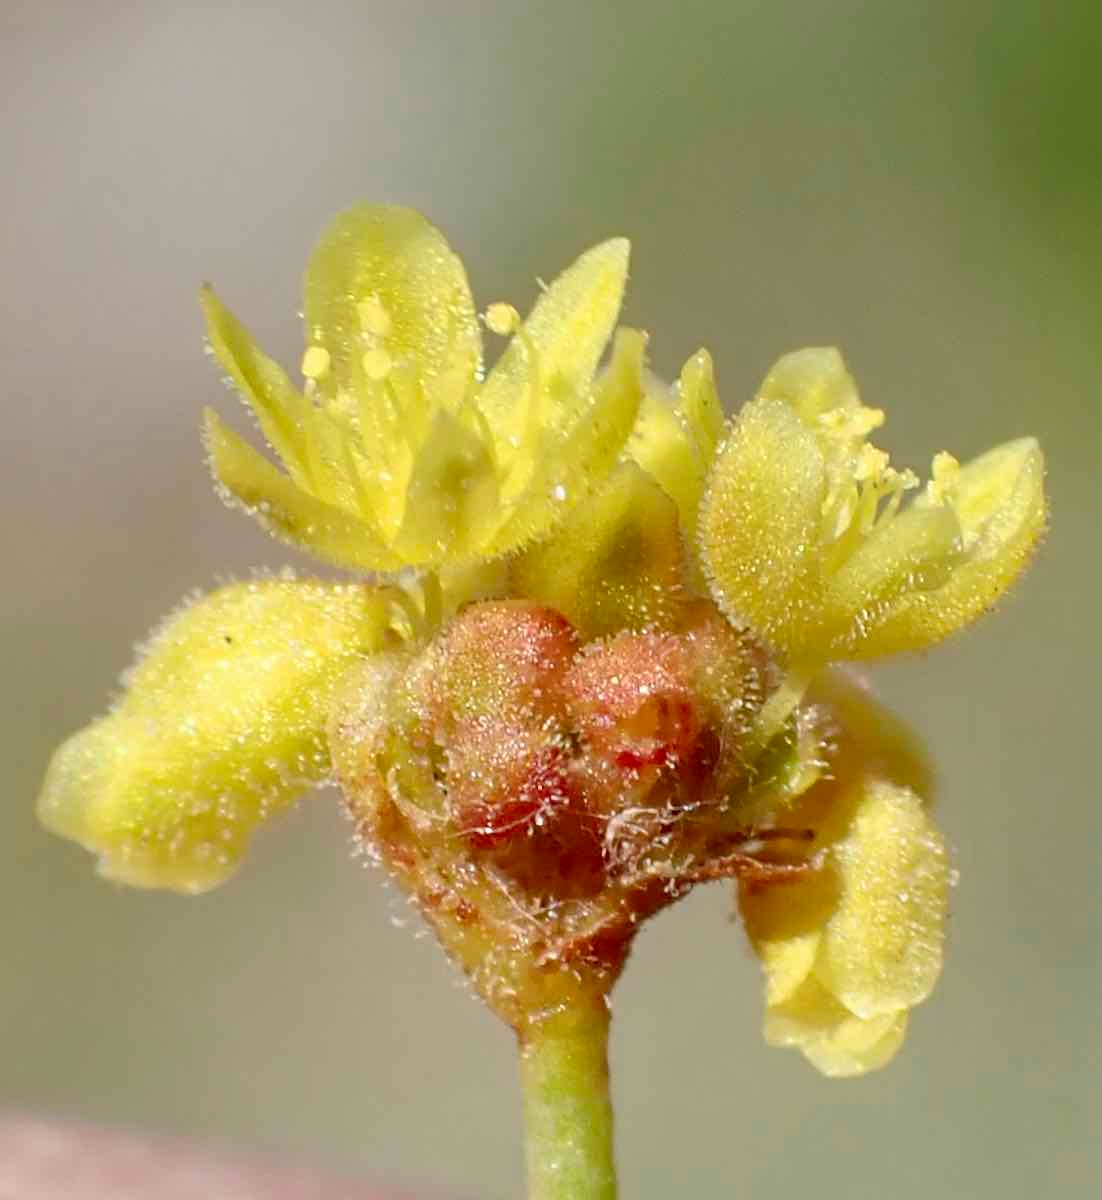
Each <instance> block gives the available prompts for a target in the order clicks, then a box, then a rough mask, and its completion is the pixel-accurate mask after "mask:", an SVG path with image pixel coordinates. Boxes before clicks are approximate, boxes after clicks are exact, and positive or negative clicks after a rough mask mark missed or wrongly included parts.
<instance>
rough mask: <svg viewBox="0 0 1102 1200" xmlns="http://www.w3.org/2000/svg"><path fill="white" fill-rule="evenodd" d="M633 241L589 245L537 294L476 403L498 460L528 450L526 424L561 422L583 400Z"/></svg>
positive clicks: (576, 410)
mask: <svg viewBox="0 0 1102 1200" xmlns="http://www.w3.org/2000/svg"><path fill="white" fill-rule="evenodd" d="M629 252H630V244H629V243H628V241H627V240H626V239H624V238H613V239H612V240H611V241H607V242H602V243H601V244H600V245H597V246H594V247H593V248H592V249H591V250H587V251H586V252H585V253H584V254H583V255H582V256H581V257H580V258H579V259H578V260H577V261H576V262H575V263H573V265H572V266H570V267H568V268H567V269H566V270H565V271H564V272H563V273H562V274H561V275H560V276H559V277H558V278H557V279H556V280H555V281H554V282H553V283H552V284H551V286H550V287H548V288H547V289H546V290H545V291H544V292H543V294H542V295H541V296H540V297H539V299H538V300H537V301H536V303H535V305H534V307H533V308H532V311H531V313H530V314H529V316H528V319H527V320H526V321H525V322H524V332H523V335H522V336H517V337H514V338H513V340H512V341H511V342H510V343H509V346H508V347H507V348H506V350H505V352H504V353H503V354H502V356H501V358H500V359H499V360H498V361H497V363H496V364H495V366H494V369H493V370H492V371H491V372H490V375H489V377H488V378H487V380H486V382H485V384H484V385H483V387H482V390H481V392H480V393H479V401H478V403H479V407H480V408H481V410H482V412H483V413H484V414H485V416H486V419H487V421H488V422H489V424H490V428H491V429H492V430H493V432H494V437H495V439H496V442H495V447H496V451H497V455H498V458H499V459H500V461H501V462H502V463H509V462H510V460H511V458H513V457H514V456H517V455H519V456H520V457H521V459H522V461H521V464H520V465H521V467H522V468H524V467H527V466H530V465H532V464H530V463H527V462H525V461H523V459H524V454H525V453H526V451H530V449H531V446H530V436H529V434H530V431H531V430H533V429H536V428H540V427H545V426H557V427H560V428H561V427H563V426H565V425H568V424H570V423H571V422H573V421H574V420H576V419H577V418H578V416H579V414H580V411H581V410H582V408H583V407H584V406H585V405H586V404H587V403H588V400H589V391H590V387H591V381H592V378H593V373H594V372H595V371H596V369H597V364H598V362H600V359H601V355H602V354H603V353H604V350H605V346H606V345H607V343H608V339H609V337H610V336H611V335H612V330H613V328H614V326H615V324H616V318H617V316H618V314H619V312H620V303H621V301H622V299H623V294H624V284H625V283H626V281H627V269H628V256H629Z"/></svg>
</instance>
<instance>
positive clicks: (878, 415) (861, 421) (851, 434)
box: [819, 404, 884, 441]
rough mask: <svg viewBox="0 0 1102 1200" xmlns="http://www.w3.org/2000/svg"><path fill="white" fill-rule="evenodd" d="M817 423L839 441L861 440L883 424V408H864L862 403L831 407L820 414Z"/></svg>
mask: <svg viewBox="0 0 1102 1200" xmlns="http://www.w3.org/2000/svg"><path fill="white" fill-rule="evenodd" d="M819 424H820V425H821V426H822V428H823V430H824V431H825V432H826V433H827V434H828V435H830V436H831V437H835V438H837V439H838V440H839V441H861V440H862V439H863V438H866V437H868V436H869V434H870V433H872V431H873V430H874V429H879V428H880V426H881V425H883V424H884V410H883V409H882V408H866V407H865V406H864V405H863V404H859V405H857V406H856V407H855V408H832V409H831V410H830V411H829V412H825V413H822V414H821V415H820V417H819Z"/></svg>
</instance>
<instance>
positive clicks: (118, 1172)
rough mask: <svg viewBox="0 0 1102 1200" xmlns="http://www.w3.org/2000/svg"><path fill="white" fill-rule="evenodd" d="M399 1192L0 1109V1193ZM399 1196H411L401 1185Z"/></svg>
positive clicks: (391, 1199) (120, 1199)
mask: <svg viewBox="0 0 1102 1200" xmlns="http://www.w3.org/2000/svg"><path fill="white" fill-rule="evenodd" d="M200 1197H202V1198H204V1200H205V1198H206V1197H217V1198H218V1200H403V1195H402V1193H399V1192H394V1191H387V1192H382V1191H380V1190H379V1189H378V1188H377V1187H375V1186H373V1185H371V1184H368V1183H362V1182H360V1183H357V1182H355V1181H353V1180H350V1179H342V1178H341V1177H339V1176H336V1175H331V1174H326V1173H324V1172H319V1171H313V1170H308V1169H306V1168H302V1167H286V1166H278V1165H276V1164H273V1163H269V1162H263V1161H261V1162H258V1161H255V1160H254V1161H249V1160H247V1159H241V1158H236V1157H234V1156H232V1155H226V1154H219V1153H211V1152H208V1151H206V1150H203V1149H201V1148H196V1147H193V1146H188V1145H187V1144H185V1143H181V1142H176V1141H173V1140H171V1139H168V1138H164V1139H162V1138H150V1137H146V1136H141V1135H138V1134H129V1133H118V1132H114V1131H109V1130H104V1129H96V1128H92V1127H89V1126H85V1125H69V1124H65V1123H62V1122H55V1121H47V1120H36V1119H33V1118H30V1117H21V1116H5V1115H0V1200H62V1198H64V1200H199V1198H200ZM405 1200H412V1197H411V1196H410V1195H409V1194H408V1193H406V1194H405Z"/></svg>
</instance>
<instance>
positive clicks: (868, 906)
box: [817, 779, 950, 1018]
mask: <svg viewBox="0 0 1102 1200" xmlns="http://www.w3.org/2000/svg"><path fill="white" fill-rule="evenodd" d="M832 855H833V860H834V862H835V864H836V866H837V869H838V874H839V878H840V881H841V896H840V899H839V902H838V907H837V909H836V910H835V912H834V913H833V914H832V915H831V917H830V920H829V922H828V923H827V926H826V929H825V933H824V938H823V945H822V957H821V961H820V963H819V966H818V968H817V969H818V974H819V976H820V978H821V979H822V980H823V982H824V984H825V985H826V986H827V987H829V989H830V991H831V992H832V993H833V994H834V995H835V996H837V997H838V999H839V1000H840V1001H841V1002H842V1003H843V1004H844V1005H845V1006H846V1007H847V1008H848V1009H849V1010H850V1011H851V1012H853V1013H854V1014H856V1015H857V1016H860V1017H866V1018H868V1017H875V1016H880V1015H883V1014H885V1013H892V1012H896V1011H898V1010H899V1009H902V1008H910V1007H913V1006H914V1005H916V1004H919V1003H920V1002H921V1001H923V1000H925V999H926V997H927V996H928V995H929V994H930V992H931V991H932V990H933V986H934V984H935V982H936V981H937V977H938V975H939V974H940V972H941V962H942V946H943V941H944V929H945V919H946V914H947V911H948V903H949V875H950V871H949V857H948V854H947V852H946V849H945V842H944V840H943V839H942V837H941V834H940V833H939V832H938V831H937V829H936V828H935V827H934V825H933V822H932V820H931V818H930V815H929V813H928V811H927V810H926V808H925V806H924V805H923V803H922V801H921V799H920V798H919V797H918V796H917V795H916V794H915V793H914V792H912V791H911V790H910V789H909V788H904V787H898V786H896V785H895V784H892V783H889V782H887V781H885V780H875V779H874V780H870V781H868V783H867V784H866V785H865V787H864V788H863V794H862V795H861V797H860V800H859V802H858V806H857V810H856V812H855V814H854V817H853V820H852V823H851V826H850V829H849V831H848V832H847V834H846V836H845V837H844V838H842V839H841V840H840V841H839V842H838V843H837V844H836V845H835V846H834V848H833V851H832Z"/></svg>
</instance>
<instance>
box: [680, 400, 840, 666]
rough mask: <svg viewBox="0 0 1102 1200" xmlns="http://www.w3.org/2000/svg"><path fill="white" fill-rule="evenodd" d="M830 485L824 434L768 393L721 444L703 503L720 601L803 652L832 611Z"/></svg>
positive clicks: (708, 556) (781, 645)
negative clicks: (827, 604) (823, 548)
mask: <svg viewBox="0 0 1102 1200" xmlns="http://www.w3.org/2000/svg"><path fill="white" fill-rule="evenodd" d="M825 487H826V477H825V466H824V461H823V456H822V453H821V451H820V449H819V447H818V444H817V442H816V439H815V436H814V434H813V433H812V432H811V431H810V430H809V429H808V428H807V427H806V426H805V424H804V422H803V421H802V420H801V418H800V417H799V416H798V415H797V414H796V412H795V411H794V410H793V409H792V408H791V407H790V406H789V404H788V403H786V402H785V401H782V400H780V399H777V398H770V397H759V398H758V399H756V400H752V401H751V402H750V403H749V404H747V405H746V407H745V408H743V410H742V411H741V412H740V413H739V415H738V418H737V420H736V421H735V424H734V427H733V429H732V431H731V434H730V436H729V437H728V438H727V441H726V442H725V443H724V444H723V445H722V446H721V447H720V450H719V453H718V455H717V456H716V460H715V463H714V465H713V467H712V473H711V477H710V480H709V483H708V490H707V492H706V493H705V496H704V500H703V502H702V503H701V509H700V525H699V546H700V556H701V560H702V562H703V565H704V568H705V571H706V572H707V573H708V575H709V582H710V587H711V592H712V596H713V598H714V599H715V601H716V604H717V605H718V606H719V608H720V609H722V610H723V612H724V613H725V614H726V615H727V616H728V618H729V619H730V620H732V621H733V622H734V623H735V624H736V625H749V626H750V627H752V628H753V629H754V631H755V632H756V633H757V634H758V635H759V636H761V637H762V638H764V639H765V640H766V641H767V642H769V643H770V644H771V645H772V646H773V647H774V648H775V649H777V650H779V651H781V652H782V653H787V654H792V655H794V656H799V655H802V654H803V653H804V651H805V648H806V642H807V639H808V637H809V636H810V634H809V631H812V632H813V631H815V630H817V628H818V625H819V622H820V620H821V615H822V614H821V606H822V596H821V591H822V589H821V583H820V560H819V558H820V556H819V527H820V523H821V508H822V502H823V495H824V490H825Z"/></svg>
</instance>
